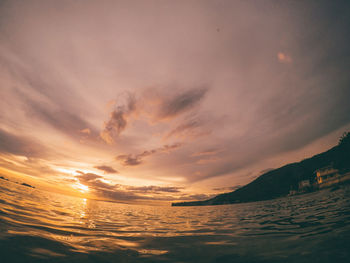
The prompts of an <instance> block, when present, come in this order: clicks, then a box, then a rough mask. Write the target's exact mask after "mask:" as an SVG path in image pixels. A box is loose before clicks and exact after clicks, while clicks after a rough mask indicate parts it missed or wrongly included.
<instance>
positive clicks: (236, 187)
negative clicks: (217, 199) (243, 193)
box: [213, 185, 242, 191]
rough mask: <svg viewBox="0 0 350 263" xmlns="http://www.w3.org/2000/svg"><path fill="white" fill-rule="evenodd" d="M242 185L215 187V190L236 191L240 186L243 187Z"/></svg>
mask: <svg viewBox="0 0 350 263" xmlns="http://www.w3.org/2000/svg"><path fill="white" fill-rule="evenodd" d="M241 187H242V185H235V186H228V187H218V188H213V190H214V191H234V190H237V189H239V188H241Z"/></svg>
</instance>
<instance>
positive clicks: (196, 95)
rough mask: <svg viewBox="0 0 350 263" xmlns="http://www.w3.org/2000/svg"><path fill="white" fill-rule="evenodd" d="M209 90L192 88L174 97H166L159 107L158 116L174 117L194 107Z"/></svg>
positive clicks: (164, 117)
mask: <svg viewBox="0 0 350 263" xmlns="http://www.w3.org/2000/svg"><path fill="white" fill-rule="evenodd" d="M207 91H208V89H207V88H199V89H190V90H187V91H185V92H181V93H179V94H176V95H175V96H173V97H170V98H165V99H164V100H163V101H162V102H161V105H160V108H159V109H158V114H157V115H158V118H159V119H167V118H173V117H175V116H177V115H179V114H182V113H184V112H186V111H188V110H190V109H192V108H194V107H195V106H196V105H198V104H199V102H200V101H201V100H202V99H203V98H204V96H205V94H206V93H207Z"/></svg>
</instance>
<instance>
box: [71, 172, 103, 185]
mask: <svg viewBox="0 0 350 263" xmlns="http://www.w3.org/2000/svg"><path fill="white" fill-rule="evenodd" d="M77 173H79V174H80V175H77V176H76V178H78V179H79V181H81V182H83V183H87V182H90V181H95V180H96V179H98V178H102V176H100V175H97V174H94V173H83V172H81V171H77Z"/></svg>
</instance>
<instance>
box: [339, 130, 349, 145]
mask: <svg viewBox="0 0 350 263" xmlns="http://www.w3.org/2000/svg"><path fill="white" fill-rule="evenodd" d="M349 144H350V132H344V133H343V135H342V136H341V137H340V138H339V143H338V145H347V146H348V145H349Z"/></svg>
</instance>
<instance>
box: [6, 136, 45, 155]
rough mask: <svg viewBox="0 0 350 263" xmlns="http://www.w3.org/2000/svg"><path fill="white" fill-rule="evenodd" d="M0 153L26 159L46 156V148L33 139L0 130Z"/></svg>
mask: <svg viewBox="0 0 350 263" xmlns="http://www.w3.org/2000/svg"><path fill="white" fill-rule="evenodd" d="M0 151H1V152H6V153H11V154H16V155H24V156H26V157H42V156H46V154H47V149H46V147H45V146H43V145H41V144H39V143H38V142H36V141H35V140H34V139H32V138H27V137H22V136H17V135H14V134H11V133H9V132H7V131H4V130H2V129H0ZM46 157H47V156H46Z"/></svg>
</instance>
